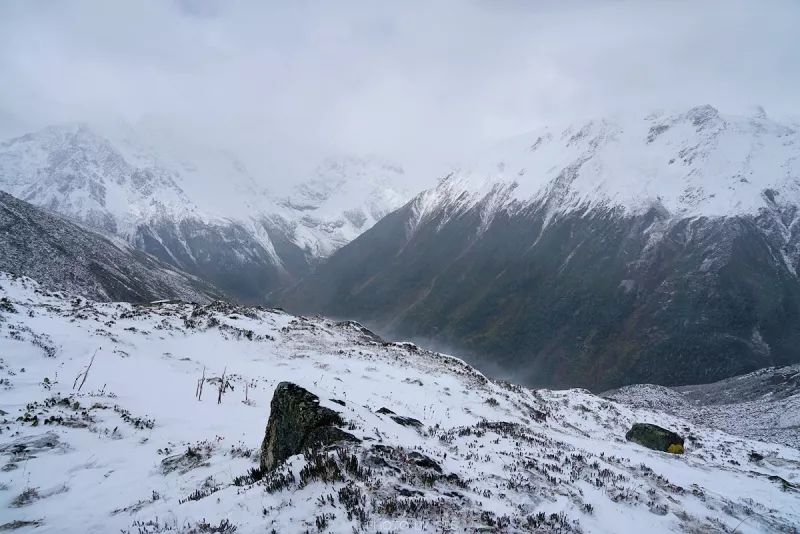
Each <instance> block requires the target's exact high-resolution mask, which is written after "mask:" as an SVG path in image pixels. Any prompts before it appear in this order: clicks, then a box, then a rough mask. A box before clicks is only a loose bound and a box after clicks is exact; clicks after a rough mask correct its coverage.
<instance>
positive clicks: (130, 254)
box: [0, 191, 223, 302]
mask: <svg viewBox="0 0 800 534" xmlns="http://www.w3.org/2000/svg"><path fill="white" fill-rule="evenodd" d="M0 270H4V271H9V272H13V273H16V274H20V275H27V276H35V277H36V278H37V279H38V280H40V281H41V282H42V283H43V284H45V285H46V286H47V287H49V288H50V289H53V290H62V289H63V290H67V291H70V292H74V293H78V294H81V295H84V296H88V297H90V298H93V299H96V300H127V301H131V302H148V301H151V300H159V299H170V298H180V299H183V300H190V301H195V302H210V301H211V300H214V299H218V298H221V297H222V295H223V294H222V292H221V291H220V290H218V289H216V288H215V287H213V286H211V285H210V284H208V283H207V282H204V281H202V280H199V279H197V278H195V277H193V276H192V275H189V274H186V273H182V272H180V271H177V270H175V269H174V268H173V267H171V266H169V265H166V264H164V263H161V262H159V261H158V260H157V259H155V258H153V257H152V256H150V255H148V254H145V253H144V252H141V251H139V250H135V249H133V248H131V247H130V245H128V244H126V243H125V242H124V241H122V240H120V239H112V238H108V237H105V236H103V235H100V234H98V233H95V232H93V231H91V230H89V229H86V228H84V227H82V226H80V225H78V224H76V223H73V222H72V221H69V220H67V219H65V218H64V217H60V216H57V215H54V214H52V213H50V212H48V211H45V210H43V209H41V208H37V207H35V206H32V205H31V204H28V203H27V202H23V201H21V200H19V199H16V198H14V197H12V196H11V195H8V194H6V193H3V192H2V191H0Z"/></svg>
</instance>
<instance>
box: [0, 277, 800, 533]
mask: <svg viewBox="0 0 800 534" xmlns="http://www.w3.org/2000/svg"><path fill="white" fill-rule="evenodd" d="M0 297H2V300H0V355H2V358H0V388H2V391H3V397H2V398H3V405H2V412H0V422H2V426H1V427H0V460H2V462H1V464H2V473H3V478H2V486H1V487H2V489H0V492H2V493H0V495H3V499H2V501H0V529H1V530H3V531H9V530H10V531H14V532H24V533H28V532H123V533H131V534H134V533H136V534H139V533H167V532H169V533H173V532H181V533H191V532H218V533H233V532H235V533H236V534H249V533H263V532H272V531H274V532H280V533H282V534H283V533H288V534H293V533H304V532H330V533H353V532H356V533H360V532H363V533H372V532H397V533H398V534H400V533H402V534H411V533H419V532H431V533H433V532H438V533H441V532H508V533H522V532H529V533H552V534H556V533H560V534H573V533H574V534H579V533H609V534H610V533H635V532H642V527H643V526H646V531H647V532H653V533H666V532H716V531H723V532H734V531H735V532H741V533H745V534H761V533H767V532H775V533H791V532H795V531H796V526H797V525H798V524H799V523H800V510H798V508H797V498H798V491H799V490H800V451H798V450H797V449H793V448H790V447H785V446H782V445H779V444H775V443H764V442H759V441H753V440H750V439H747V438H743V437H739V436H735V435H730V434H726V433H724V432H721V431H719V430H716V429H713V428H709V427H708V426H706V425H705V424H699V423H697V422H694V421H691V420H689V421H687V420H684V419H681V418H679V417H675V416H672V415H669V414H665V413H663V412H662V411H660V410H659V409H653V408H651V407H630V406H626V405H624V404H620V403H616V402H613V401H610V400H607V399H603V398H600V397H597V396H595V395H592V394H590V393H589V392H587V391H586V390H565V391H552V390H531V389H527V388H525V387H520V386H516V385H512V384H509V383H505V382H495V381H492V380H489V379H487V378H486V377H485V376H483V375H482V374H481V373H479V372H478V371H476V370H475V369H473V368H471V367H470V366H468V365H466V364H465V363H464V362H463V361H461V360H459V359H457V358H453V357H450V356H447V355H443V354H438V353H433V352H429V351H426V350H422V349H420V348H418V347H416V346H414V345H411V344H407V343H400V344H398V343H387V342H383V341H382V340H381V339H380V338H378V337H377V336H375V335H374V334H372V333H371V332H369V331H368V330H366V329H365V328H364V327H362V326H361V325H359V324H357V323H354V322H350V321H347V322H341V323H337V322H334V321H330V320H327V319H324V318H319V317H316V318H303V317H296V316H292V315H290V314H287V313H284V312H281V311H279V310H270V309H264V308H260V307H259V308H250V307H245V306H231V305H227V304H224V303H220V302H216V303H213V304H210V305H199V304H186V303H179V302H169V303H166V302H165V303H155V304H150V305H132V304H129V303H96V302H92V301H88V302H87V301H85V300H84V301H81V302H80V303H79V305H76V303H75V299H74V298H71V296H70V295H59V294H52V293H48V292H45V291H42V289H41V288H40V287H39V286H38V284H36V282H34V281H32V280H30V279H28V278H19V277H12V276H8V275H6V274H5V273H0ZM99 326H101V328H100V327H99ZM282 382H290V383H293V384H296V386H292V387H291V389H293V390H299V389H300V388H303V389H304V390H307V391H306V392H305V394H304V395H303V397H302V402H303V403H305V404H306V407H305V408H303V407H301V406H298V404H300V403H299V402H298V403H293V404H289V403H287V402H282V403H281V402H276V399H280V397H277V396H276V392H280V391H286V389H287V386H286V385H283V386H281V383H282ZM295 398H296V397H295ZM284 401H286V398H285V397H284ZM309 405H310V406H309ZM301 408H303V409H302V410H301ZM312 409H316V410H320V409H321V410H324V411H325V413H326V414H329V415H330V414H331V413H332V412H335V414H336V415H335V416H333V417H328V418H327V419H328V422H329V423H326V424H330V425H340V426H341V427H342V428H340V432H339V434H340V435H341V434H345V433H346V434H347V435H349V436H351V437H352V438H353V439H347V440H344V441H339V442H336V443H333V444H332V445H331V446H330V447H328V448H323V447H321V446H319V445H318V444H317V445H314V444H313V443H308V446H309V448H308V449H306V448H305V447H303V450H298V449H297V448H296V447H289V446H290V445H292V443H294V444H295V445H297V444H299V443H300V441H297V442H293V438H297V437H298V434H299V435H300V436H301V437H302V434H301V433H300V432H301V430H302V429H303V428H304V427H306V425H310V424H312V423H310V421H311V420H312V418H310V417H304V416H302V415H300V413H301V412H306V413H307V412H308V411H309V410H312ZM273 410H274V411H275V412H276V413H275V414H273ZM273 415H275V416H277V417H280V418H281V419H282V420H283V423H282V426H283V427H284V428H283V430H282V431H281V432H274V433H268V432H265V429H266V428H268V421H270V420H272V419H273ZM635 423H650V424H655V425H659V426H661V427H663V428H666V429H669V430H670V431H672V432H676V433H678V434H679V435H680V437H681V438H682V439H684V440H685V441H684V444H685V449H684V453H683V454H668V453H665V452H659V451H656V450H651V449H649V448H645V447H643V446H641V445H638V444H636V443H633V442H631V441H628V440H626V438H625V435H626V433H627V432H628V431H629V430H630V429H631V427H632V426H633V425H634V424H635ZM314 424H316V423H314ZM286 434H288V435H286ZM265 437H269V440H267V442H268V443H267V445H268V446H269V444H270V443H273V444H275V443H277V446H279V447H282V446H285V447H286V448H285V449H284V450H286V454H281V455H280V456H273V458H275V460H276V461H275V463H274V465H273V464H270V465H269V466H268V467H269V469H268V470H265V471H261V470H260V469H259V456H260V455H259V446H260V445H261V443H262V441H264V438H265ZM267 450H273V449H267ZM87 503H91V505H90V506H87Z"/></svg>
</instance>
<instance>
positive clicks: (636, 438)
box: [625, 423, 683, 452]
mask: <svg viewBox="0 0 800 534" xmlns="http://www.w3.org/2000/svg"><path fill="white" fill-rule="evenodd" d="M625 439H627V440H628V441H632V442H634V443H638V444H639V445H641V446H643V447H647V448H648V449H653V450H656V451H662V452H669V448H670V446H671V445H680V446H681V452H682V451H683V438H682V437H680V436H679V435H678V434H676V433H675V432H672V431H671V430H667V429H666V428H662V427H660V426H658V425H653V424H650V423H634V425H633V427H632V428H631V429H630V430H629V431H628V433H627V434H625Z"/></svg>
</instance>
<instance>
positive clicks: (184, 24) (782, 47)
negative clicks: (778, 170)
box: [0, 0, 800, 181]
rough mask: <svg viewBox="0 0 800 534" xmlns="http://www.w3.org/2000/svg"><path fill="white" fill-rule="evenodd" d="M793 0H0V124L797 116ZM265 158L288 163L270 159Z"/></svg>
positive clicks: (438, 141)
mask: <svg viewBox="0 0 800 534" xmlns="http://www.w3.org/2000/svg"><path fill="white" fill-rule="evenodd" d="M799 22H800V3H798V2H794V1H781V0H773V1H771V2H768V3H763V2H753V1H744V0H726V1H680V0H674V1H658V0H653V1H647V2H644V1H642V2H628V1H621V0H620V1H612V0H608V1H604V0H592V1H577V0H574V1H569V0H568V1H563V2H555V1H552V2H551V1H540V2H533V1H522V0H517V1H512V0H500V1H488V0H484V1H469V0H462V1H445V0H443V1H437V2H422V1H413V0H412V1H404V2H366V1H364V2H355V1H352V2H351V1H346V0H345V1H337V2H311V1H303V0H299V1H295V2H255V1H252V2H250V1H237V0H232V1H227V2H215V1H212V0H181V1H175V2H166V1H156V0H143V1H138V2H105V1H102V0H96V1H85V0H84V1H82V0H76V1H66V0H64V1H53V2H29V1H24V0H9V1H7V2H2V3H0V73H2V74H0V135H3V136H7V135H12V134H17V133H21V132H23V131H27V130H30V129H33V128H36V127H40V126H42V125H44V124H47V123H51V122H61V121H71V120H86V121H89V122H97V121H104V120H112V119H113V120H116V119H122V120H125V121H127V122H131V123H135V124H137V123H138V124H141V125H147V126H148V127H149V128H152V129H156V130H157V129H162V130H169V131H170V132H171V133H172V134H173V135H174V136H177V137H180V138H183V139H186V140H187V141H190V142H192V143H196V144H198V145H202V146H215V147H220V148H224V149H226V150H231V151H234V152H237V153H239V154H241V155H242V157H243V158H244V159H245V160H246V161H248V163H249V164H250V165H251V166H253V165H254V166H256V167H257V168H258V170H259V175H260V176H262V179H263V180H265V181H278V180H283V179H285V177H284V175H285V171H284V169H290V168H293V166H294V167H296V165H297V163H298V162H302V163H306V162H309V161H313V160H315V159H318V158H320V157H322V156H324V155H326V154H330V153H339V152H349V153H377V154H381V155H383V156H385V157H387V158H389V159H393V160H395V161H399V162H400V163H402V164H404V165H406V166H407V167H410V168H411V169H412V170H414V169H418V171H417V173H414V172H412V175H416V174H419V175H422V176H421V177H420V179H422V180H424V179H429V177H428V176H425V175H427V174H428V173H430V172H433V171H432V170H431V169H433V168H435V167H436V165H437V164H444V163H447V162H449V161H451V160H457V159H459V158H460V157H461V156H463V155H464V154H469V153H470V152H472V151H473V150H475V149H478V148H480V147H481V146H484V145H486V144H488V143H490V142H493V141H494V140H496V139H498V138H501V137H504V136H507V135H513V134H515V133H518V132H520V131H525V130H528V129H532V128H534V127H536V126H539V125H541V124H543V123H546V122H549V121H553V120H559V121H561V120H564V119H569V118H572V117H587V116H597V115H602V114H606V113H609V112H613V111H620V110H622V111H624V110H631V109H632V110H635V111H640V110H649V109H652V108H671V107H683V106H691V105H696V104H698V103H712V104H714V105H716V106H718V107H720V108H721V109H723V110H726V111H731V112H737V111H741V110H744V109H747V108H749V107H751V106H755V105H759V104H760V105H763V106H764V107H765V108H766V109H767V112H768V113H770V114H773V113H774V114H795V115H797V114H800V99H798V97H797V94H800V91H799V90H798V89H800V46H797V38H796V29H797V26H798V23H799ZM276 169H281V171H280V172H278V171H277V170H276Z"/></svg>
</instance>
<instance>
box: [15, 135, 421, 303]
mask: <svg viewBox="0 0 800 534" xmlns="http://www.w3.org/2000/svg"><path fill="white" fill-rule="evenodd" d="M112 137H113V139H112ZM161 152H162V151H159V149H157V148H154V147H152V146H149V145H147V144H146V143H144V142H143V141H141V140H140V139H138V138H137V136H136V135H135V132H133V133H130V132H128V133H127V134H126V135H118V136H111V137H105V136H103V135H100V134H98V133H97V132H96V131H94V130H93V129H92V128H90V127H89V126H87V125H65V126H51V127H48V128H44V129H43V130H41V131H38V132H35V133H31V134H28V135H25V136H22V137H19V138H16V139H11V140H8V141H6V142H3V143H0V190H3V191H6V192H8V193H10V194H12V195H14V196H16V197H18V198H21V199H23V200H25V201H27V202H30V203H32V204H34V205H37V206H40V207H43V208H46V209H48V210H50V211H53V212H56V213H59V214H62V215H65V216H68V217H70V218H73V219H75V220H77V221H79V222H81V223H82V224H85V225H87V226H89V227H91V228H93V229H96V230H98V231H101V232H104V233H106V234H107V235H113V236H116V237H121V238H122V239H124V240H126V241H127V242H129V243H130V244H131V245H133V246H134V247H136V248H138V249H140V250H143V251H145V252H148V253H150V254H152V255H154V256H156V257H158V258H159V259H160V260H161V261H163V262H165V263H168V264H171V265H173V266H175V267H177V268H179V269H181V270H183V271H186V272H189V273H192V274H195V275H197V276H199V277H202V278H204V279H206V280H208V281H210V282H211V283H214V284H215V285H217V286H218V287H220V288H222V289H224V290H225V291H226V292H227V293H228V294H229V295H231V296H232V297H234V298H236V299H238V300H241V301H247V302H263V301H264V299H265V297H266V296H267V295H268V294H269V293H270V292H272V291H274V290H275V289H277V288H280V287H283V286H286V285H288V284H291V283H293V282H295V281H296V280H297V279H298V278H299V277H300V276H302V275H304V274H305V273H306V272H307V271H308V269H309V267H310V266H311V265H313V264H315V263H316V262H317V261H318V260H319V259H320V258H322V257H325V256H327V255H329V254H330V253H331V252H333V251H334V250H336V249H337V248H339V247H341V246H342V245H343V244H345V243H347V242H348V241H350V240H352V239H353V238H354V237H356V236H357V235H358V234H359V233H361V232H363V231H364V230H366V229H367V228H369V227H370V226H371V225H372V224H374V223H375V221H377V220H378V219H380V218H381V217H382V216H383V215H384V214H386V213H388V212H389V211H391V210H393V209H395V208H397V207H399V206H400V205H402V204H403V203H404V202H406V201H407V200H408V198H409V196H408V195H407V194H406V193H404V192H402V184H401V180H402V169H399V168H397V167H393V166H391V165H388V164H384V163H380V162H377V161H371V160H360V159H357V158H346V159H342V160H332V161H329V162H326V163H325V164H323V165H321V166H320V167H319V168H318V169H317V171H316V172H315V173H314V175H313V176H312V178H310V179H309V180H308V181H306V182H304V183H302V184H300V185H299V186H297V188H296V189H295V191H294V192H293V193H292V194H291V195H290V196H289V197H288V198H282V197H279V196H276V195H272V194H270V193H269V192H266V191H264V190H263V188H261V187H259V186H258V184H257V181H256V180H254V178H253V177H252V176H251V175H250V174H249V173H248V172H247V170H246V169H245V168H244V167H243V166H242V165H241V164H240V163H239V162H238V161H237V160H235V159H234V158H231V157H228V156H227V155H221V156H220V157H219V158H217V159H214V160H213V164H211V163H207V162H204V163H205V165H203V164H200V165H196V164H194V163H191V162H186V161H185V160H183V159H176V158H174V157H172V156H170V155H169V154H167V155H163V154H162V153H161Z"/></svg>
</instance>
